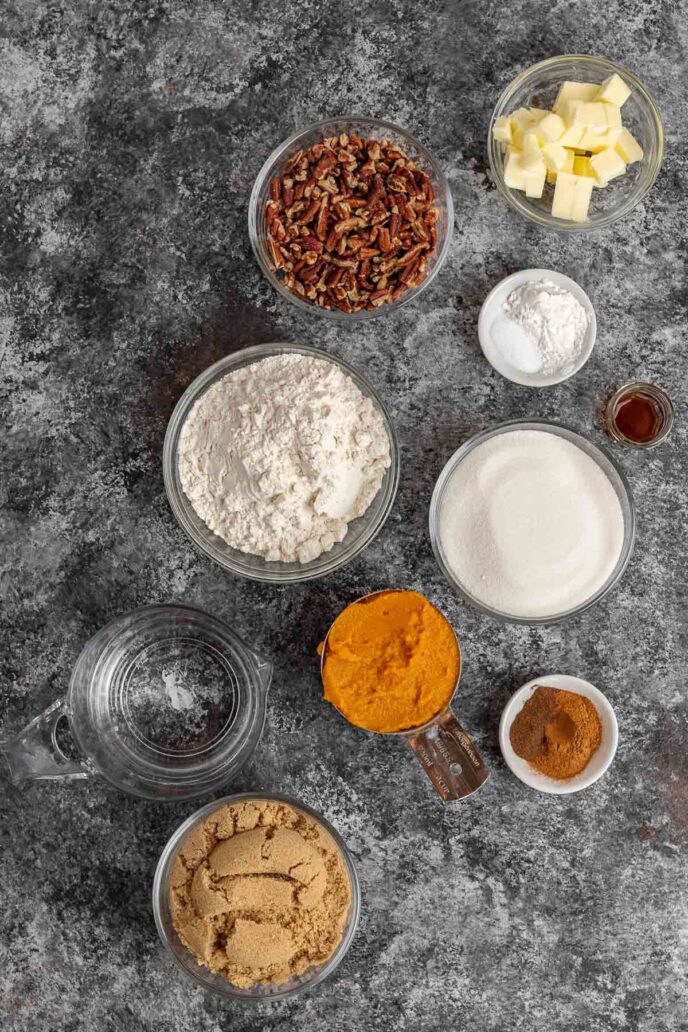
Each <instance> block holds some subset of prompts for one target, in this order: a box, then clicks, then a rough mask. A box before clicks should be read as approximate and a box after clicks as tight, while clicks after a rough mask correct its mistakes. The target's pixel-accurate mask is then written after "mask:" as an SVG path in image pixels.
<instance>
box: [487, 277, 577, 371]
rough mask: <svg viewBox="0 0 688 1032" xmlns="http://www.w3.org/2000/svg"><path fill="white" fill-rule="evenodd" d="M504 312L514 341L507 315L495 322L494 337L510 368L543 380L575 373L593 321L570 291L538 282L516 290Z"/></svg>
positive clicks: (544, 280) (523, 285) (506, 303)
mask: <svg viewBox="0 0 688 1032" xmlns="http://www.w3.org/2000/svg"><path fill="white" fill-rule="evenodd" d="M502 308H503V312H504V315H505V316H506V317H507V319H508V320H509V322H510V323H511V326H512V331H513V333H512V339H509V336H508V334H507V333H506V332H505V327H504V321H505V320H504V315H502V316H500V317H498V319H496V320H495V322H494V324H493V327H492V336H493V340H495V343H496V344H497V346H498V347H500V348H501V350H502V351H503V352H504V353H505V355H504V357H505V358H506V359H507V361H508V362H509V364H510V365H512V366H514V368H516V369H519V370H520V371H521V372H525V373H539V374H540V375H542V376H553V375H557V374H560V373H565V372H566V371H567V370H568V369H573V367H574V366H575V364H576V362H577V361H578V360H579V358H580V356H581V354H582V351H583V347H584V345H585V338H586V335H587V332H588V322H589V319H588V313H587V312H586V310H585V308H583V305H582V304H581V303H580V301H579V300H578V298H577V297H575V295H574V294H572V293H571V291H570V290H567V289H566V288H565V287H559V286H557V285H556V284H555V283H552V282H551V281H550V280H548V279H542V280H534V281H533V282H532V283H523V284H522V285H521V286H520V287H516V289H515V290H512V292H511V293H510V294H509V296H508V298H507V299H506V301H505V302H504V304H503V305H502ZM505 344H506V350H505Z"/></svg>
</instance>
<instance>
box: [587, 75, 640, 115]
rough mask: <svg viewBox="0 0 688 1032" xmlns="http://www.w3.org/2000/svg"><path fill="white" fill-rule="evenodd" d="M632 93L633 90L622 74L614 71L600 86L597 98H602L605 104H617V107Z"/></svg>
mask: <svg viewBox="0 0 688 1032" xmlns="http://www.w3.org/2000/svg"><path fill="white" fill-rule="evenodd" d="M630 95H631V91H630V89H629V88H628V86H627V85H626V83H625V82H624V81H623V79H622V78H621V76H620V75H617V74H616V72H614V74H613V75H610V76H609V78H608V79H605V80H604V82H603V83H602V85H601V86H600V89H599V93H598V94H597V96H596V97H595V100H600V101H602V102H603V103H605V104H616V106H617V107H622V106H623V105H624V104H625V103H626V101H627V100H628V98H629V97H630Z"/></svg>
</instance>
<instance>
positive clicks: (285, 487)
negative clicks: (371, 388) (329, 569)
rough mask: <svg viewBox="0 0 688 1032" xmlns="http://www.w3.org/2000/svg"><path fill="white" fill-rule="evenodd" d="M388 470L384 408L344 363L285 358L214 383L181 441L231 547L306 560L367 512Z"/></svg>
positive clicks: (189, 468) (202, 506)
mask: <svg viewBox="0 0 688 1032" xmlns="http://www.w3.org/2000/svg"><path fill="white" fill-rule="evenodd" d="M389 464H390V453H389V438H388V435H387V431H386V428H385V424H384V421H383V417H382V415H381V413H380V411H379V409H378V408H377V407H376V406H375V405H374V403H373V402H372V401H371V399H370V398H366V397H365V396H364V395H363V394H362V393H361V391H360V390H359V389H358V387H357V386H356V384H355V383H354V382H353V380H352V379H351V378H350V377H349V376H347V375H346V373H345V372H344V371H343V370H342V369H341V368H340V367H339V366H337V365H334V364H333V363H332V362H328V361H326V360H324V359H320V358H311V357H306V356H303V355H280V356H275V357H270V358H264V359H262V360H261V361H259V362H254V363H253V364H252V365H248V366H244V367H243V368H241V369H237V370H236V371H235V372H232V373H228V374H227V376H225V377H223V379H221V380H219V381H218V382H217V383H215V384H214V385H213V386H212V387H210V388H209V389H208V390H207V391H206V393H205V394H204V395H202V397H201V398H199V400H198V401H197V402H196V404H195V405H194V406H193V408H192V410H191V412H190V413H189V416H188V418H187V420H186V422H185V423H184V426H183V428H182V431H181V434H180V438H179V476H180V479H181V483H182V487H183V489H184V491H185V493H186V495H187V496H188V497H189V499H190V500H191V503H192V505H193V507H194V509H195V510H196V512H197V513H198V515H199V516H200V518H201V519H202V520H203V521H204V523H206V524H207V525H208V526H209V527H210V529H211V530H213V531H214V532H215V533H216V534H218V535H219V536H220V537H221V538H223V539H224V540H225V541H226V542H227V543H228V544H229V545H231V546H232V547H233V548H237V549H239V550H240V551H242V552H250V553H253V554H255V555H260V556H263V557H264V558H265V559H270V560H283V561H291V560H298V561H299V562H302V563H305V562H309V561H310V560H311V559H315V558H316V557H317V556H319V555H321V553H323V552H326V551H328V550H329V549H331V548H332V546H333V545H334V543H335V542H336V541H341V540H342V539H343V538H344V536H345V534H346V532H347V526H348V524H349V522H350V521H351V520H353V519H355V518H356V517H357V516H361V515H363V513H364V512H365V511H366V509H367V508H368V506H369V505H370V503H371V501H372V500H373V498H374V497H375V495H376V494H377V492H378V490H379V488H380V485H381V483H382V479H383V477H384V473H385V470H386V469H387V467H388V466H389Z"/></svg>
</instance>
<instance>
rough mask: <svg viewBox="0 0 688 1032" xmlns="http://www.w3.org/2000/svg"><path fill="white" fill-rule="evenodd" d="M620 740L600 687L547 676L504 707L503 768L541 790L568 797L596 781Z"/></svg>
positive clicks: (564, 676)
mask: <svg viewBox="0 0 688 1032" xmlns="http://www.w3.org/2000/svg"><path fill="white" fill-rule="evenodd" d="M618 741H619V730H618V725H617V722H616V714H615V713H614V710H613V709H612V706H611V704H610V703H609V702H608V701H607V699H606V697H605V696H604V695H603V694H602V692H601V691H600V690H599V688H595V686H594V685H592V684H590V683H589V682H588V681H583V680H582V679H581V678H580V677H571V676H569V675H568V674H548V675H547V676H545V677H538V678H536V679H535V680H534V681H529V682H528V684H524V685H523V687H522V688H519V689H518V691H517V692H515V693H514V695H512V696H511V699H510V700H509V702H508V703H507V704H506V706H505V707H504V712H503V713H502V719H501V720H500V722H499V747H500V749H501V750H502V756H503V757H504V759H505V761H506V763H507V766H508V767H509V769H510V770H511V772H512V773H513V774H515V775H516V777H517V778H519V780H520V781H522V782H523V783H524V784H526V785H528V786H530V788H535V789H537V790H538V791H539V792H549V793H550V794H553V795H568V794H569V793H571V792H580V791H581V789H584V788H588V787H589V786H590V785H592V784H594V783H595V782H596V781H598V780H599V779H600V778H601V777H602V775H603V774H604V773H605V771H607V770H608V768H609V766H610V764H611V762H612V760H613V759H614V755H615V753H616V747H617V745H618Z"/></svg>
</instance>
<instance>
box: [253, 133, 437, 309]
mask: <svg viewBox="0 0 688 1032" xmlns="http://www.w3.org/2000/svg"><path fill="white" fill-rule="evenodd" d="M341 133H347V134H348V133H354V134H355V135H357V136H361V137H363V138H373V139H376V140H382V139H384V138H385V137H386V138H387V139H389V140H391V141H392V143H395V144H397V146H398V147H399V148H400V149H401V150H402V151H403V152H404V153H405V154H406V155H407V156H408V157H409V158H411V159H412V160H413V161H416V162H417V164H418V166H419V168H421V169H422V170H423V171H424V172H426V173H427V175H428V176H429V178H430V182H431V183H432V186H433V189H434V191H435V204H436V205H437V210H438V212H439V218H438V221H437V248H436V249H435V254H434V255H433V256H432V257H431V258H430V259H429V260H428V272H427V275H426V277H425V279H424V280H423V281H422V283H419V284H418V286H416V287H413V288H412V289H411V290H407V291H406V292H405V293H404V294H402V295H401V297H399V298H398V299H397V300H396V301H392V302H390V303H389V304H385V305H380V307H379V308H376V309H375V310H374V311H372V312H369V311H367V310H364V311H361V312H350V313H349V312H342V311H340V310H339V309H338V308H333V309H327V308H319V307H318V306H317V305H314V304H312V303H311V302H310V301H307V300H304V299H303V298H300V297H299V296H298V294H294V293H293V292H292V291H291V290H289V289H288V288H287V287H285V285H284V283H283V281H282V277H281V276H278V275H277V273H276V272H275V271H274V270H273V269H272V268H271V262H270V258H269V254H268V249H267V240H268V232H267V222H266V219H265V205H266V204H267V202H268V200H269V199H270V182H271V180H272V179H273V178H274V177H275V176H276V175H279V174H280V172H281V170H282V168H283V167H284V165H285V164H286V162H287V159H288V158H289V157H291V155H292V154H294V153H295V152H296V151H298V150H307V149H308V148H309V147H312V146H313V145H314V144H316V143H321V142H322V141H323V140H324V139H327V138H328V137H330V136H339V135H340V134H341ZM453 225H454V203H453V201H452V195H451V191H450V189H449V184H448V183H447V179H446V176H445V175H444V172H443V171H442V167H441V166H440V164H439V162H438V161H437V160H436V159H435V158H434V157H433V156H432V154H431V153H430V151H429V150H427V149H426V148H425V147H424V146H423V144H422V143H421V142H420V141H419V140H417V139H416V138H415V136H411V134H410V133H407V132H406V131H405V130H404V129H400V128H399V126H396V125H393V124H392V123H391V122H383V121H380V120H379V119H376V118H358V117H356V116H355V115H350V116H341V117H339V118H328V119H325V120H324V121H322V122H316V123H315V124H314V125H309V126H308V128H307V129H301V130H299V132H297V133H294V134H293V135H292V136H290V137H289V138H288V139H287V140H285V141H284V143H281V144H280V145H279V147H277V148H276V149H275V150H274V151H273V152H272V154H271V155H270V157H269V158H268V159H267V161H266V162H265V164H264V165H263V167H262V168H261V170H260V172H259V173H258V176H257V178H256V181H255V183H254V186H253V190H252V192H251V199H250V201H249V206H248V231H249V236H250V238H251V245H252V247H253V253H254V254H255V256H256V259H257V261H258V264H259V265H260V267H261V269H262V270H263V273H264V275H265V276H266V278H267V279H268V280H269V281H270V283H271V284H272V285H273V287H274V288H275V290H277V291H278V292H279V293H280V294H281V295H282V297H286V298H287V299H288V300H289V301H292V302H293V303H294V304H295V305H298V307H299V308H301V309H303V310H304V311H307V312H316V313H317V314H318V315H323V316H325V317H326V318H328V319H334V320H339V321H341V322H350V323H351V322H358V321H365V320H366V319H375V318H376V317H377V316H379V315H386V314H389V313H390V312H393V311H396V310H397V309H398V308H401V307H402V306H403V305H407V304H408V303H409V302H410V301H413V300H414V299H415V298H417V297H418V295H419V294H420V293H421V292H422V291H423V290H425V288H426V287H428V286H429V285H430V283H431V282H432V281H433V279H434V278H435V276H436V275H437V273H438V272H439V271H440V269H441V267H442V265H443V264H444V261H445V259H446V257H447V254H448V253H449V245H450V243H451V233H452V227H453Z"/></svg>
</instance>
